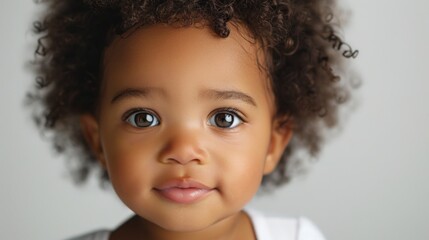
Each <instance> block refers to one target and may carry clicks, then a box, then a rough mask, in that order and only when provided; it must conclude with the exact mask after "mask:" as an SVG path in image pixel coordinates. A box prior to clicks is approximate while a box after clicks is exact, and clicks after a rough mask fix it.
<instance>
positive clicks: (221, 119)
mask: <svg viewBox="0 0 429 240" xmlns="http://www.w3.org/2000/svg"><path fill="white" fill-rule="evenodd" d="M232 122H233V116H232V115H231V114H228V113H220V114H218V115H217V116H216V124H217V125H218V126H219V127H224V128H226V127H230V126H231V125H232Z"/></svg>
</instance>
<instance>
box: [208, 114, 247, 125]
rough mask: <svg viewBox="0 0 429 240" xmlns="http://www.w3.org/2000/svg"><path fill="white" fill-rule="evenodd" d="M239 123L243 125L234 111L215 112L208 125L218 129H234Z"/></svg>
mask: <svg viewBox="0 0 429 240" xmlns="http://www.w3.org/2000/svg"><path fill="white" fill-rule="evenodd" d="M241 123H243V120H242V119H241V118H240V117H239V116H238V114H237V113H236V112H235V111H234V110H222V111H219V112H216V113H214V114H213V115H212V116H211V117H210V119H209V124H210V125H212V126H216V127H219V128H235V127H237V126H238V125H240V124H241Z"/></svg>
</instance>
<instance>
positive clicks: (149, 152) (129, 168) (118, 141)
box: [104, 133, 156, 199]
mask: <svg viewBox="0 0 429 240" xmlns="http://www.w3.org/2000/svg"><path fill="white" fill-rule="evenodd" d="M105 139H107V141H105V143H104V147H105V149H106V151H105V157H106V163H107V169H108V173H109V177H110V180H111V182H112V185H113V187H114V189H115V191H116V192H117V194H118V195H119V197H120V198H121V199H124V198H133V196H136V197H139V196H140V195H141V194H144V191H148V188H147V187H146V186H150V184H151V179H152V175H153V174H154V171H147V169H156V168H155V167H154V164H155V162H156V161H154V159H155V156H154V149H155V147H156V146H153V145H154V144H153V143H151V141H147V140H144V139H141V137H140V138H139V136H138V135H132V134H129V133H118V134H115V135H114V136H111V137H109V136H106V138H105ZM142 146H144V147H142ZM149 189H150V188H149Z"/></svg>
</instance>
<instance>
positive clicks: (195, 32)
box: [81, 25, 292, 240]
mask: <svg viewBox="0 0 429 240" xmlns="http://www.w3.org/2000/svg"><path fill="white" fill-rule="evenodd" d="M230 28H231V34H230V36H229V37H227V38H225V39H224V38H220V37H218V36H216V35H215V34H214V33H213V32H212V31H211V30H210V29H209V28H207V27H186V28H174V27H171V26H165V25H153V26H149V27H145V28H140V29H137V30H135V31H134V32H133V33H132V34H131V35H130V36H128V37H126V38H119V37H118V38H116V39H115V40H114V41H113V42H112V43H111V44H110V46H109V47H108V48H107V49H106V51H105V56H104V62H103V69H104V70H103V82H102V88H101V93H100V96H101V98H100V105H99V109H98V114H97V116H93V115H90V114H87V115H83V116H81V125H82V129H83V131H84V134H85V136H86V138H87V141H88V143H89V144H90V146H91V148H92V150H93V152H94V154H95V156H96V157H97V159H98V160H99V162H100V164H101V165H102V166H103V167H104V168H105V169H106V170H107V172H108V174H109V177H110V180H111V183H112V185H113V188H114V190H115V191H116V193H117V195H118V196H119V198H120V199H121V200H122V201H123V202H124V203H125V204H126V205H127V206H128V207H129V208H130V209H131V210H132V211H133V212H135V213H136V215H135V216H134V217H132V218H131V219H129V220H128V221H126V222H125V223H123V224H122V225H121V226H119V227H118V228H117V229H116V230H115V231H114V232H113V233H112V235H111V237H110V239H112V240H113V239H128V240H133V239H157V240H159V239H161V240H162V239H165V240H167V239H175V240H177V239H187V240H192V239H206V240H209V239H255V235H254V231H253V228H252V223H251V221H250V220H249V218H248V216H247V215H246V214H245V213H244V212H243V211H242V209H243V207H244V206H245V205H246V204H247V203H248V202H249V201H250V200H251V198H252V197H253V196H254V195H255V193H256V192H257V190H258V188H259V186H260V183H261V180H262V177H263V176H264V175H265V174H269V173H270V172H272V171H273V170H274V169H275V167H276V165H277V163H278V161H279V159H280V157H281V154H282V153H283V151H284V149H285V147H286V145H287V143H288V142H289V140H290V138H291V136H292V131H291V130H290V128H288V127H282V128H280V127H279V124H278V122H279V120H278V119H277V118H275V117H274V115H275V106H274V97H273V94H272V92H271V90H270V84H269V80H268V78H267V74H266V73H265V72H264V71H263V70H262V69H263V68H261V67H260V66H259V65H258V62H260V63H263V62H264V61H263V60H264V56H263V51H260V50H258V49H260V47H259V44H257V43H252V42H251V41H249V40H248V39H249V37H248V36H249V35H248V32H247V31H246V30H245V28H243V27H241V26H240V25H230ZM188 180H192V181H196V182H198V183H201V184H203V185H205V186H207V187H208V188H209V189H210V190H209V191H208V193H206V194H204V195H203V196H202V197H201V198H198V199H196V200H195V201H193V202H191V203H180V202H179V203H178V202H175V201H172V200H170V199H167V198H165V197H164V196H163V195H162V194H159V191H157V187H159V186H162V185H163V184H165V183H166V182H169V181H188Z"/></svg>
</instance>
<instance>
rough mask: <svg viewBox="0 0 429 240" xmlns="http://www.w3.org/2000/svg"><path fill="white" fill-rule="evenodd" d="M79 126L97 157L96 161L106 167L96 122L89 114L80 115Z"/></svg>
mask: <svg viewBox="0 0 429 240" xmlns="http://www.w3.org/2000/svg"><path fill="white" fill-rule="evenodd" d="M79 120H80V127H81V130H82V133H83V136H84V137H85V140H86V142H87V143H88V145H89V147H90V149H91V151H92V153H93V154H94V156H95V157H96V158H97V160H98V162H99V163H100V164H101V165H102V166H103V168H104V169H106V160H105V158H104V153H103V148H102V146H101V141H100V132H99V127H98V122H97V120H96V119H95V117H94V116H93V115H91V114H84V115H81V116H80V119H79Z"/></svg>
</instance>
